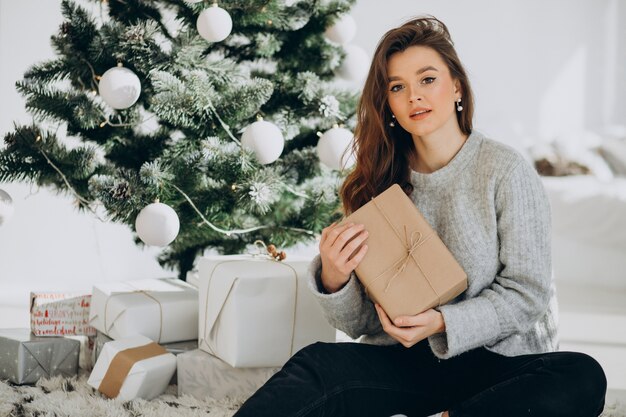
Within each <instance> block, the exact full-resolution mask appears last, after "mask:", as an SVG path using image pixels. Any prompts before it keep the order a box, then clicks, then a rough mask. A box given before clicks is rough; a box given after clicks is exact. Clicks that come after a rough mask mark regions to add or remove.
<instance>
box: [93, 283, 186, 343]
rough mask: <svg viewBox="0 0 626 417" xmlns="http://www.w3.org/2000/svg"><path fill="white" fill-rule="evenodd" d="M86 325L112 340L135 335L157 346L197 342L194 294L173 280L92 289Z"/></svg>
mask: <svg viewBox="0 0 626 417" xmlns="http://www.w3.org/2000/svg"><path fill="white" fill-rule="evenodd" d="M89 323H90V324H91V325H92V326H93V327H95V328H96V329H97V330H99V331H101V332H103V333H104V334H106V335H107V336H109V337H111V338H112V339H116V340H117V339H120V338H124V337H130V336H134V335H137V334H140V335H143V336H146V337H148V338H150V339H152V340H154V341H156V342H157V343H171V342H180V341H183V340H192V339H197V338H198V290H197V289H196V288H194V287H192V286H191V285H188V284H187V283H185V282H183V281H181V280H178V279H175V278H168V279H144V280H135V281H125V282H109V283H105V284H99V285H95V286H94V287H93V293H92V297H91V310H90V313H89Z"/></svg>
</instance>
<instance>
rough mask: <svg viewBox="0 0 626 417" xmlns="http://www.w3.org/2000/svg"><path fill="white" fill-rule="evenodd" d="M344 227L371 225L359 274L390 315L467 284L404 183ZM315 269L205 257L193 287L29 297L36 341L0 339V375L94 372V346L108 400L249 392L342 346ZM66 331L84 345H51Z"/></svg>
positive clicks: (170, 284) (134, 285) (30, 337)
mask: <svg viewBox="0 0 626 417" xmlns="http://www.w3.org/2000/svg"><path fill="white" fill-rule="evenodd" d="M348 221H353V222H355V223H363V224H365V225H366V229H367V230H368V232H369V238H368V246H369V251H368V253H369V254H370V255H369V256H366V257H364V258H363V260H362V262H361V263H360V264H359V266H358V267H357V268H356V272H357V276H358V278H359V279H360V280H361V282H362V283H363V285H364V287H365V288H366V289H367V292H368V294H369V296H370V298H372V300H373V301H376V302H377V303H379V304H380V305H381V306H382V307H383V309H384V310H385V311H386V312H387V314H388V315H389V316H390V317H391V318H392V319H394V318H396V317H397V316H399V315H413V314H418V313H420V312H422V311H425V310H427V309H429V308H433V307H435V306H437V305H442V304H445V303H446V302H448V301H449V300H452V299H453V298H454V297H456V296H457V295H459V294H461V293H462V292H463V291H465V289H466V288H467V275H466V274H465V272H464V271H463V269H462V268H461V266H460V265H459V264H458V263H457V262H456V260H455V259H454V257H453V255H452V254H451V253H450V251H449V250H448V249H447V248H446V247H445V245H444V243H443V242H442V241H441V239H439V237H438V236H437V235H436V233H435V231H434V230H433V229H432V228H431V227H430V225H429V224H428V223H427V221H426V219H425V218H424V217H423V216H422V215H421V213H419V211H418V210H417V208H416V207H415V205H414V204H413V202H412V201H411V200H410V199H409V198H408V197H407V196H406V194H404V191H403V190H402V189H401V188H400V187H399V186H398V185H393V186H392V187H390V188H389V189H388V190H386V191H385V192H383V193H381V194H380V195H379V196H377V197H376V198H374V199H372V200H371V201H370V202H368V203H367V204H365V205H364V206H363V207H361V208H360V209H358V210H356V211H355V212H354V213H352V214H351V215H350V216H349V217H348V218H346V219H344V222H348ZM309 263H310V260H309V259H296V260H289V259H288V260H285V261H278V260H276V259H274V258H273V257H271V256H256V257H255V256H253V255H241V256H218V257H204V258H201V259H200V260H199V265H198V273H197V275H196V276H194V280H193V281H194V282H195V285H191V284H189V283H185V282H182V281H179V280H176V279H163V280H144V281H128V282H117V283H108V284H104V285H97V286H95V287H94V288H93V292H92V294H90V295H80V296H74V297H65V298H64V297H61V296H60V297H61V298H60V299H57V298H55V296H54V295H50V294H33V297H32V301H31V318H32V322H31V330H32V334H31V333H30V331H29V330H24V331H0V371H1V372H0V378H3V379H9V380H11V381H13V382H14V383H18V384H22V383H33V382H36V381H37V379H38V378H41V377H43V376H46V377H47V376H52V375H56V374H62V375H72V374H75V373H76V370H77V367H78V366H79V362H80V363H81V364H85V365H84V366H87V365H86V364H87V363H88V362H89V361H88V359H87V357H88V356H90V354H89V352H90V350H91V351H92V353H93V357H94V359H95V361H94V362H95V365H94V366H93V369H92V370H91V375H90V377H89V381H88V382H89V384H91V385H92V386H93V387H95V388H97V389H98V390H99V391H101V392H102V393H104V394H105V395H106V396H108V397H111V398H117V397H121V398H123V399H125V400H128V399H132V398H136V397H141V398H146V399H149V398H152V397H155V396H157V395H159V394H160V393H162V392H163V391H164V390H165V388H166V387H167V385H168V384H169V383H170V382H172V378H174V375H175V374H176V379H177V385H178V393H179V395H182V394H189V395H192V396H194V397H197V398H199V399H203V398H206V397H211V398H215V399H220V398H222V397H226V396H230V397H232V396H247V395H250V394H252V393H253V392H254V391H255V390H256V389H257V388H258V387H260V386H261V385H262V384H263V383H265V381H267V380H268V379H269V378H270V377H271V376H272V375H273V374H274V373H276V372H277V371H278V370H279V368H280V367H281V366H282V365H283V364H284V363H285V362H286V361H287V360H288V359H289V358H290V357H291V355H293V354H294V353H296V352H297V351H298V350H299V349H301V348H303V347H304V346H307V345H309V344H311V343H314V342H316V341H334V340H335V329H333V328H332V327H331V326H330V325H329V324H328V323H327V322H326V320H325V319H324V316H323V314H322V311H321V308H320V306H319V305H318V303H317V301H316V300H315V298H314V296H313V294H312V293H311V292H310V291H309V290H308V288H307V285H306V282H305V279H306V278H305V276H306V272H307V269H308V266H309ZM70 334H71V335H82V336H75V337H83V340H82V341H80V340H73V339H70V338H68V337H50V336H52V335H59V336H66V335H70ZM94 335H95V339H94V337H93V336H94ZM90 342H93V344H92V345H90ZM81 352H82V354H81ZM81 357H82V358H83V359H81Z"/></svg>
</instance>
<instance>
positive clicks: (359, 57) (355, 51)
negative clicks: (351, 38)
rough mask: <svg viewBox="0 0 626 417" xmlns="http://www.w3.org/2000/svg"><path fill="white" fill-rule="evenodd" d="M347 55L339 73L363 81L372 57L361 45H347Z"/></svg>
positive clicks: (347, 77) (349, 78) (350, 79)
mask: <svg viewBox="0 0 626 417" xmlns="http://www.w3.org/2000/svg"><path fill="white" fill-rule="evenodd" d="M343 48H344V50H345V51H346V57H345V59H344V60H343V62H342V63H341V66H340V67H339V70H338V72H339V75H340V76H341V77H342V78H344V79H346V80H349V81H357V82H359V81H363V80H365V78H366V77H367V73H368V71H369V67H370V59H369V56H367V52H365V50H364V49H363V48H361V47H360V46H356V45H345V46H344V47H343Z"/></svg>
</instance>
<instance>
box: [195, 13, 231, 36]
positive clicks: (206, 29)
mask: <svg viewBox="0 0 626 417" xmlns="http://www.w3.org/2000/svg"><path fill="white" fill-rule="evenodd" d="M196 27H197V28H198V33H199V34H200V36H202V37H203V38H204V39H206V40H207V41H209V42H221V41H223V40H224V39H226V38H227V37H228V35H230V31H231V30H232V29H233V19H232V18H231V17H230V15H229V14H228V12H227V11H226V10H224V9H222V8H221V7H219V6H218V5H217V3H213V6H211V7H208V8H206V9H204V10H203V11H201V12H200V15H198V20H197V21H196Z"/></svg>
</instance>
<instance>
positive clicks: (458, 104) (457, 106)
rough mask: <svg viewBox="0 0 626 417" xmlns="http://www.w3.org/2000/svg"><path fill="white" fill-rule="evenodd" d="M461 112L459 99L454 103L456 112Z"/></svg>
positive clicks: (461, 107)
mask: <svg viewBox="0 0 626 417" xmlns="http://www.w3.org/2000/svg"><path fill="white" fill-rule="evenodd" d="M461 110H463V106H461V99H458V100H457V101H456V111H461Z"/></svg>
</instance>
